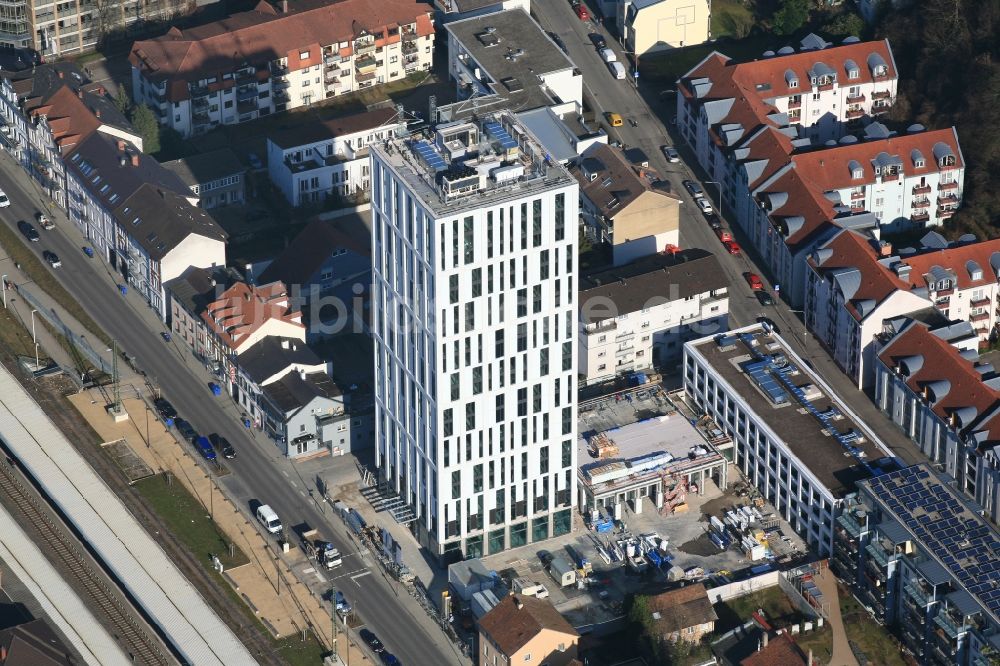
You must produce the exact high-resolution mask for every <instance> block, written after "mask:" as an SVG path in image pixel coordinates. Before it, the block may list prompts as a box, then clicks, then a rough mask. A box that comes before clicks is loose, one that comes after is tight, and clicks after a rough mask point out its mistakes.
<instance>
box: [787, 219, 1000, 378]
mask: <svg viewBox="0 0 1000 666" xmlns="http://www.w3.org/2000/svg"><path fill="white" fill-rule="evenodd" d="M808 265H809V269H810V270H809V274H808V277H807V293H806V298H805V305H804V313H805V321H806V324H807V325H808V326H809V328H810V330H811V331H812V332H813V334H814V335H816V337H817V338H818V339H819V340H820V341H821V342H822V343H823V344H824V345H825V346H826V347H827V349H828V350H830V353H831V354H832V355H833V357H834V359H835V360H836V361H837V363H838V364H840V366H841V367H842V368H843V369H844V371H845V372H846V373H847V374H848V375H850V376H851V377H852V379H854V380H855V381H856V382H857V383H858V386H859V387H864V388H867V387H869V386H870V385H871V382H872V379H873V377H874V375H873V372H874V365H873V361H874V358H873V353H875V350H876V349H877V347H878V341H877V338H878V337H879V336H880V335H881V334H882V332H883V321H885V320H887V319H892V318H894V317H899V316H901V315H906V314H909V313H912V312H916V311H917V310H921V309H924V308H927V307H930V306H933V307H935V308H936V309H937V310H938V311H939V312H940V313H941V314H942V315H943V316H944V317H946V318H947V319H949V320H958V321H967V322H969V323H970V324H971V326H972V328H973V329H974V331H975V336H976V338H977V340H978V346H979V347H980V348H982V347H985V346H986V345H988V344H989V342H990V340H991V339H993V337H994V335H995V334H996V330H997V329H996V327H997V306H998V305H1000V303H998V288H1000V287H998V285H1000V241H993V240H991V241H982V242H976V241H975V239H974V238H972V237H969V238H965V239H963V240H960V241H957V242H953V243H949V242H948V241H946V240H945V239H944V238H942V237H941V236H940V235H939V234H937V233H934V232H931V233H929V234H927V235H926V236H925V237H924V238H923V239H922V240H921V245H920V247H917V248H913V247H910V248H902V249H900V250H899V252H898V253H897V252H895V251H894V249H893V247H892V245H890V244H889V243H886V242H883V241H876V240H874V239H873V238H871V237H866V236H864V235H861V234H858V233H855V232H852V231H847V230H844V231H841V232H840V233H839V234H838V235H836V236H834V237H833V238H832V239H831V240H830V241H828V242H826V243H824V244H822V245H820V246H819V247H818V248H817V249H816V250H815V251H814V252H813V253H812V254H811V255H810V257H809V259H808Z"/></svg>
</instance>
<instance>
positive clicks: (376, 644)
mask: <svg viewBox="0 0 1000 666" xmlns="http://www.w3.org/2000/svg"><path fill="white" fill-rule="evenodd" d="M358 633H359V634H360V635H361V640H363V641H364V642H365V644H366V645H367V646H368V647H370V648H371V650H372V652H374V653H375V654H379V653H380V652H385V646H384V645H382V641H380V640H379V639H378V636H376V635H375V634H373V633H372V632H371V631H370V630H368V629H362V630H361V631H360V632H358Z"/></svg>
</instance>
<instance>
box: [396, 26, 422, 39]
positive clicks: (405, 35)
mask: <svg viewBox="0 0 1000 666" xmlns="http://www.w3.org/2000/svg"><path fill="white" fill-rule="evenodd" d="M400 36H401V37H402V39H403V41H404V42H412V41H413V40H415V39H420V35H418V34H417V31H416V30H414V29H413V28H410V29H408V30H403V31H402V32H400Z"/></svg>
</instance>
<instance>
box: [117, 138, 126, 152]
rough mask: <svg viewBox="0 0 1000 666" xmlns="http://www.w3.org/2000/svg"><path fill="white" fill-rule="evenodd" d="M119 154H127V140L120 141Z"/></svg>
mask: <svg viewBox="0 0 1000 666" xmlns="http://www.w3.org/2000/svg"><path fill="white" fill-rule="evenodd" d="M118 152H120V153H124V152H125V140H124V139H118Z"/></svg>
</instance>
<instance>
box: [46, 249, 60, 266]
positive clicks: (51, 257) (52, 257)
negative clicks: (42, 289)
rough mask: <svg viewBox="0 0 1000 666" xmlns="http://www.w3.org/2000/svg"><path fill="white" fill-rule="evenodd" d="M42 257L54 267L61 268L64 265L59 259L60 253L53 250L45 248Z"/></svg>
mask: <svg viewBox="0 0 1000 666" xmlns="http://www.w3.org/2000/svg"><path fill="white" fill-rule="evenodd" d="M42 259H43V260H44V261H45V263H47V264H48V265H49V266H51V267H52V268H59V267H60V266H62V262H61V261H59V255H58V254H56V253H55V252H53V251H52V250H45V251H44V252H42Z"/></svg>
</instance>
